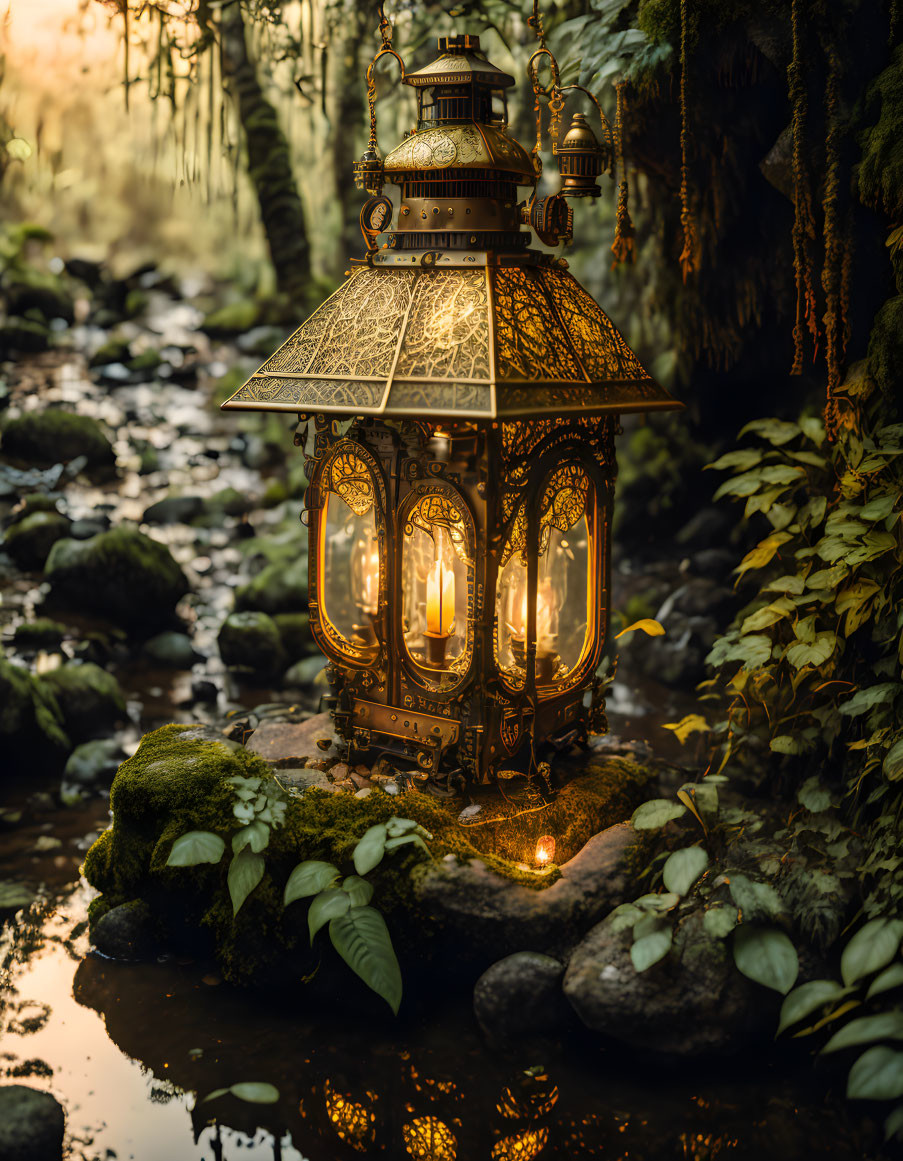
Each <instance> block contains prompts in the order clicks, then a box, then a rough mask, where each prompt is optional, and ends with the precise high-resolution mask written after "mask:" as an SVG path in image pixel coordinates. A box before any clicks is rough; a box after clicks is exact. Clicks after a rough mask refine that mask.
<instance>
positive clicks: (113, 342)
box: [88, 337, 131, 367]
mask: <svg viewBox="0 0 903 1161" xmlns="http://www.w3.org/2000/svg"><path fill="white" fill-rule="evenodd" d="M130 358H131V350H130V344H129V342H128V340H127V339H117V338H115V337H113V338H110V339H107V341H106V342H105V343H102V344H101V345H100V346H99V347H98V348H97V350H96V351H95V352H94V354H93V355H92V356H91V359H90V361H89V363H88V366H89V367H103V366H106V365H107V364H108V363H126V362H128V360H129V359H130Z"/></svg>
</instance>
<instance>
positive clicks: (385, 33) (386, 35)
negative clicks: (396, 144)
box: [367, 0, 405, 152]
mask: <svg viewBox="0 0 903 1161" xmlns="http://www.w3.org/2000/svg"><path fill="white" fill-rule="evenodd" d="M379 35H380V37H381V39H382V46H381V47H380V50H379V52H378V53H377V54H376V56H375V57H374V58H373V60H372V61H371V62H370V64H369V66H368V67H367V107H368V109H369V110H370V140H369V142H368V149H371V150H373V151H374V152H377V151H378V148H379V147H378V145H377V142H376V64H377V61H378V60H379V59H380V57H383V56H393V57H394V58H395V59H396V60H397V61H398V65H399V68H400V69H401V79H402V80H404V77H405V71H404V61H403V60H402V59H401V57H400V56H399V55H398V53H397V52H396V51H395V49H394V48H393V47H392V25H391V24H390V23H389V19H388V17H387V16H386V10H385V7H384V5H383V3H382V0H380V3H379Z"/></svg>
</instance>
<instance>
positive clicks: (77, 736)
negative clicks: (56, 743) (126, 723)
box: [43, 661, 126, 742]
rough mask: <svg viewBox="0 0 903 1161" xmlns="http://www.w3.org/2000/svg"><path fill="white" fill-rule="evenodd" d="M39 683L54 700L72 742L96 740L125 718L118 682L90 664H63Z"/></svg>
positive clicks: (123, 703) (98, 667)
mask: <svg viewBox="0 0 903 1161" xmlns="http://www.w3.org/2000/svg"><path fill="white" fill-rule="evenodd" d="M43 681H44V684H45V685H46V686H47V688H48V689H49V690H50V691H51V693H52V694H53V695H54V697H55V698H56V700H57V704H58V705H59V707H60V711H61V713H62V715H63V723H64V725H65V727H66V731H67V733H68V734H69V736H70V737H71V738H72V739H73V740H74V741H79V742H80V741H84V740H85V739H87V738H92V737H96V735H97V734H99V733H103V732H104V731H106V730H109V729H110V728H112V727H113V726H114V725H115V724H116V722H117V721H121V720H122V719H123V718H124V717H125V716H126V705H125V698H124V697H123V696H122V690H121V689H120V688H119V682H118V681H117V680H116V678H115V677H114V676H113V675H112V673H107V672H106V670H104V669H101V668H100V666H99V665H95V664H94V663H93V662H90V661H89V662H84V663H82V662H77V661H70V662H67V663H66V664H65V665H61V666H59V668H58V669H53V670H51V671H50V672H49V673H46V674H45V675H44V677H43Z"/></svg>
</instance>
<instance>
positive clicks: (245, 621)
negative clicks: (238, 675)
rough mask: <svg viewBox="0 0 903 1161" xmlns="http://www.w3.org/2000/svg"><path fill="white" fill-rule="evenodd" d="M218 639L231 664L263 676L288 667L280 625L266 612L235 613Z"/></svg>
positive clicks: (225, 624)
mask: <svg viewBox="0 0 903 1161" xmlns="http://www.w3.org/2000/svg"><path fill="white" fill-rule="evenodd" d="M216 641H217V645H218V646H219V651H220V656H221V657H222V659H223V661H225V663H226V664H227V665H234V666H238V667H240V668H243V669H248V670H250V671H251V672H252V673H253V674H254V675H255V676H257V677H261V678H263V677H272V676H274V675H275V674H277V673H281V672H282V670H283V669H285V662H286V654H285V650H284V649H283V647H282V640H281V638H280V635H279V629H278V628H277V627H276V622H275V621H274V620H273V618H272V617H269V616H267V614H266V613H260V612H248V613H231V614H230V615H229V616H228V617H227V618H226V619H225V621H224V622H223V624H222V627H221V628H220V631H219V635H218V636H217V639H216Z"/></svg>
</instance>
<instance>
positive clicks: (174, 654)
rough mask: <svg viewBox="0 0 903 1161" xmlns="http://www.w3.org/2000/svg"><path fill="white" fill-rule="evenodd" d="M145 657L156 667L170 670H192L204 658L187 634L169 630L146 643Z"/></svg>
mask: <svg viewBox="0 0 903 1161" xmlns="http://www.w3.org/2000/svg"><path fill="white" fill-rule="evenodd" d="M143 652H144V655H145V657H147V658H148V660H149V661H152V662H153V663H154V664H155V665H162V666H165V667H166V668H168V669H190V668H191V667H192V665H194V663H195V662H196V661H201V660H203V658H202V656H201V654H200V653H198V651H197V650H196V649H195V647H194V646H193V645H192V643H191V638H190V637H189V636H188V634H187V633H177V632H176V631H175V630H174V629H167V630H165V631H164V632H163V633H158V634H157V636H156V637H151V639H150V640H149V641H146V642H145V643H144V650H143Z"/></svg>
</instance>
